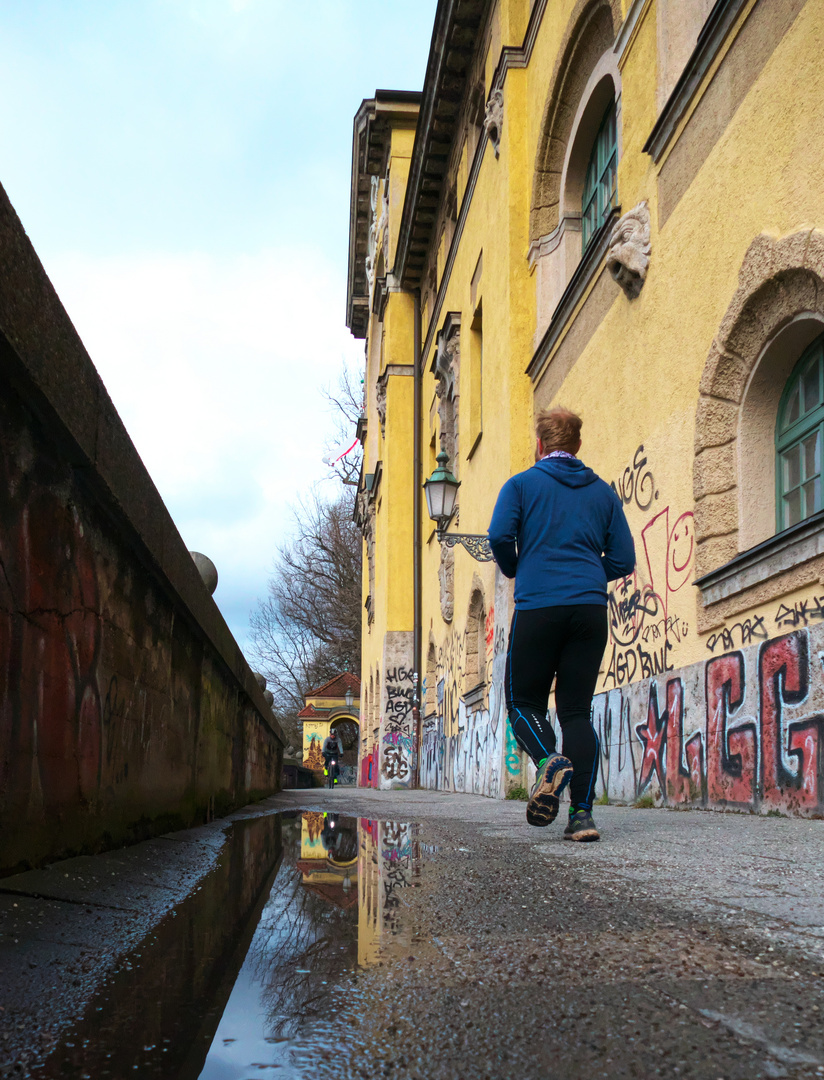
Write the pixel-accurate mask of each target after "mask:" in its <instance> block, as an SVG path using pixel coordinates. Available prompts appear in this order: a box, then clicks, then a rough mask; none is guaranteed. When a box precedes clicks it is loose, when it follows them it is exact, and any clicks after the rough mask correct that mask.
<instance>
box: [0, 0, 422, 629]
mask: <svg viewBox="0 0 824 1080" xmlns="http://www.w3.org/2000/svg"><path fill="white" fill-rule="evenodd" d="M435 6H436V0H414V3H409V2H403V0H315V2H313V3H311V4H310V3H294V0H71V2H66V0H8V2H6V3H4V4H3V5H0V38H1V39H2V41H3V63H2V64H0V146H2V156H0V183H2V184H3V186H4V187H5V189H6V191H7V193H8V195H9V198H10V199H11V201H12V204H13V205H14V207H15V209H16V211H17V213H18V215H19V216H20V218H21V220H22V222H23V225H24V227H25V229H26V231H27V232H28V234H29V237H30V238H31V240H32V243H33V244H34V247H35V249H36V251H37V253H38V255H39V257H40V259H41V261H42V262H43V265H44V266H45V268H46V271H47V273H48V274H49V277H50V278H51V280H52V283H53V284H54V286H55V288H56V290H57V292H58V294H59V296H60V298H61V300H62V302H63V304H64V306H65V307H66V309H67V311H68V313H69V315H70V317H71V318H72V321H73V322H74V325H75V327H76V328H77V331H78V333H79V334H80V336H81V338H82V339H83V342H84V344H85V346H86V348H87V350H88V352H89V355H90V356H91V358H92V360H93V361H94V363H95V366H96V367H97V370H98V371H99V373H100V375H101V377H102V379H103V382H104V383H105V385H106V388H107V389H108V392H109V394H110V396H111V398H112V400H113V402H114V404H115V407H116V408H117V410H118V412H119V413H120V416H121V418H122V419H123V422H124V423H125V425H126V428H127V430H128V432H129V434H130V436H131V438H132V441H133V442H134V444H135V446H136V448H137V450H138V453H139V454H140V456H141V458H142V459H143V462H144V464H145V465H146V468H147V469H148V471H149V473H150V475H151V476H152V479H153V480H154V482H155V484H156V486H157V488H158V490H159V491H160V494H161V495H162V497H163V499H164V501H165V503H166V506H167V507H168V509H169V511H170V513H171V515H172V518H173V519H174V521H175V524H176V525H177V527H178V529H179V531H180V533H181V535H182V537H183V539H184V542H185V543H186V545H187V547H188V548H190V549H193V550H197V551H202V552H204V553H205V554H206V555H208V556H209V557H210V558H211V559H212V560H213V561H214V563H215V564H216V566H217V569H218V574H219V578H220V580H219V584H218V588H217V592H216V593H215V600H216V602H217V604H218V606H219V607H220V609H221V611H222V612H223V615H224V617H225V618H226V620H227V622H228V624H229V626H230V628H231V630H232V632H233V633H234V635H235V637H236V638H237V640H238V642H239V643H240V645H241V647H242V648H243V649H244V650H247V648H248V643H249V641H248V633H249V614H250V612H251V610H252V609H253V608H254V606H255V603H256V601H257V599H258V598H262V597H264V596H265V594H266V585H267V580H268V578H269V576H270V574H271V570H272V561H273V555H274V549H275V546H276V544H277V543H279V542H282V541H283V540H284V539H285V538H286V536H287V534H288V529H289V526H290V507H291V506H292V505H294V504H295V503H296V502H297V500H298V499H299V498H300V496H301V494H303V493H305V492H306V491H307V490H309V489H310V488H312V487H315V486H318V487H319V489H320V491H321V492H324V491H326V490H328V491H329V494H330V495H331V494H332V493H333V485H332V482H331V481H330V480H329V479H328V477H329V470H328V468H327V467H326V466H324V464H323V462H322V458H323V455H324V452H325V446H326V443H327V442H328V439H329V437H330V434H331V433H332V432H333V419H332V416H331V414H330V412H329V406H328V404H327V403H326V401H325V400H324V398H323V395H322V388H323V387H324V386H329V387H333V386H334V385H335V383H336V381H337V378H338V373H339V371H340V370H341V368H342V366H343V365H344V364H350V365H355V366H360V365H361V363H362V359H363V343H362V342H360V341H356V340H355V339H353V338H352V337H351V335H350V334H349V331H348V330H347V328H346V325H345V302H346V263H347V254H348V247H347V245H348V228H349V187H350V170H351V153H352V121H353V117H354V114H355V112H356V110H357V108H358V106H359V105H360V102H361V101H362V99H363V98H365V97H371V96H372V95H373V94H374V91H375V89H376V88H391V89H400V90H420V89H421V88H422V84H423V77H424V72H425V68H426V59H427V55H428V51H429V42H430V37H431V32H432V24H433V20H434V14H435ZM353 437H354V434H353Z"/></svg>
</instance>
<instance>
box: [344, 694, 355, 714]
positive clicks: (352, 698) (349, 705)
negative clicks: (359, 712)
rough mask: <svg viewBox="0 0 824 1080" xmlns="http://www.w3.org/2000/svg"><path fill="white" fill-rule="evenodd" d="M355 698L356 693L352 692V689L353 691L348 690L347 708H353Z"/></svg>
mask: <svg viewBox="0 0 824 1080" xmlns="http://www.w3.org/2000/svg"><path fill="white" fill-rule="evenodd" d="M354 700H355V695H354V694H353V693H352V691H351V690H347V691H346V708H347V709H351V708H352V702H353V701H354Z"/></svg>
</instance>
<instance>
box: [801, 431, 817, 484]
mask: <svg viewBox="0 0 824 1080" xmlns="http://www.w3.org/2000/svg"><path fill="white" fill-rule="evenodd" d="M801 445H802V446H803V447H804V478H805V479H806V480H809V479H811V478H812V477H813V476H817V475H818V474H819V473H820V472H821V430H820V429H819V430H818V431H815V432H814V433H813V434H812V435H810V436H808V437H807V438H806V439H805V440H804V442H803V443H802V444H801Z"/></svg>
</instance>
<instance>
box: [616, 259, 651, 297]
mask: <svg viewBox="0 0 824 1080" xmlns="http://www.w3.org/2000/svg"><path fill="white" fill-rule="evenodd" d="M607 265H608V266H609V272H610V274H612V276H613V278H614V280H615V281H617V282H618V284H619V285H620V286H621V288H622V289H623V290H624V292H625V293H626V294H627V296H628V297H629V298H630V299H631V300H634V299H635V298H636V297H637V296H638V295H639V293H640V292H641V288H642V286H643V284H644V279H643V277H642V276H641V274H640V273H638V271H637V270H633V269H632V268H631V267H630V266H625V265H624V264H623V263H622V262H620V260H618V259H610V260H609V262H608V264H607Z"/></svg>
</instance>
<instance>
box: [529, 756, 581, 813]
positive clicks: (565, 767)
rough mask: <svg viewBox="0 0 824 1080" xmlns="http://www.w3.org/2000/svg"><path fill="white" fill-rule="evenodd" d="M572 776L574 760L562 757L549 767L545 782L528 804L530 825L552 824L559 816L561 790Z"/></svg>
mask: <svg viewBox="0 0 824 1080" xmlns="http://www.w3.org/2000/svg"><path fill="white" fill-rule="evenodd" d="M571 778H572V762H571V761H570V760H569V758H565V757H560V756H559V758H558V760H557V761H556V762H554V764H553V765H552V767H551V769H547V775H546V776H545V777H544V782H543V783H542V784H541V786H540V787H539V788H538V790H537V791H536V792H535V794H534V795H533V796H532V798H531V799H530V800H529V802H528V803H527V804H526V820H527V822H528V823H529V824H530V825H537V826H539V827H543V826H544V825H551V824H552V822H553V821H554V820H555V818H556V817H557V816H558V808H559V807H560V805H561V800H560V798H559V796H560V794H561V792H562V791H563V790H564V788H565V787H566V786H567V784H568V783H569V781H570V779H571Z"/></svg>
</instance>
